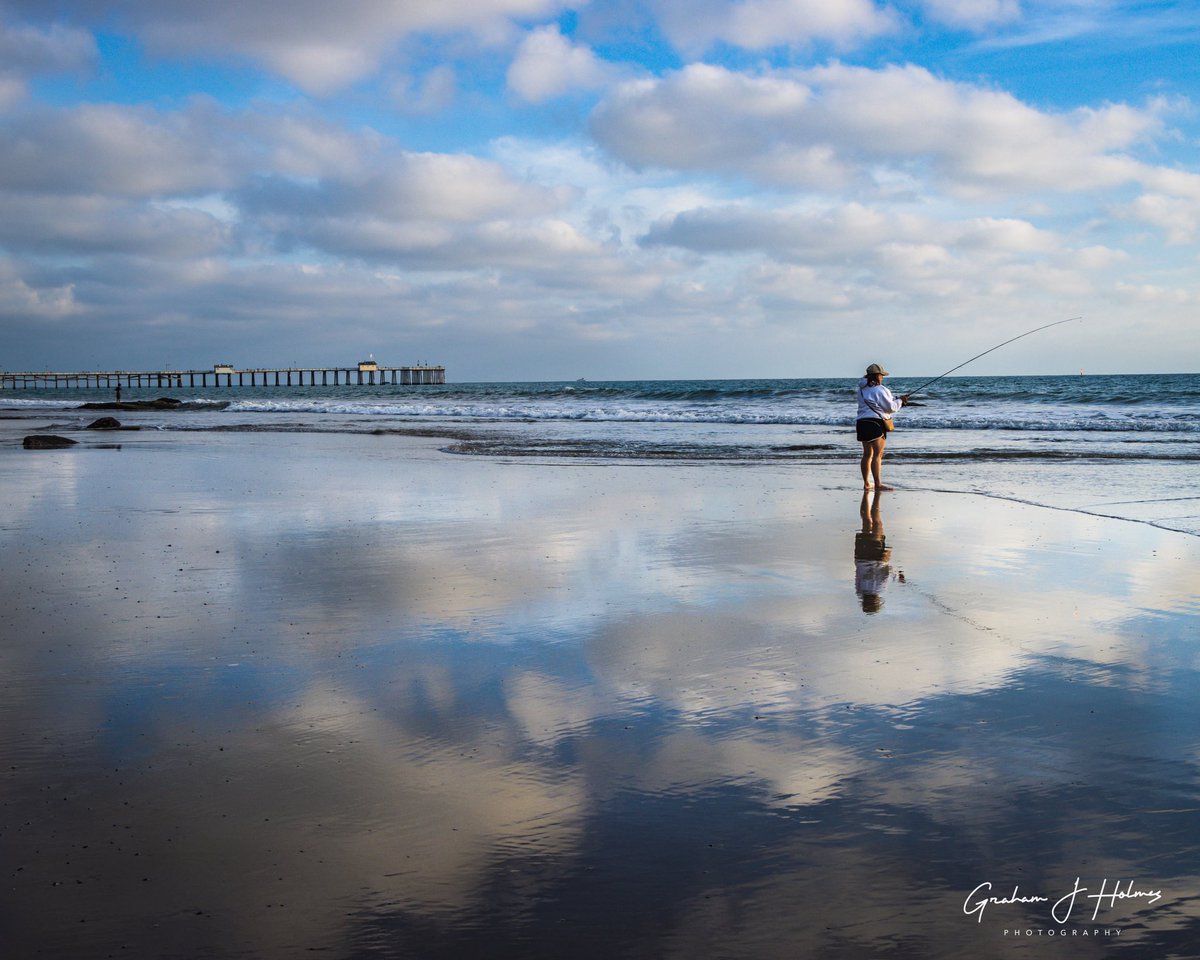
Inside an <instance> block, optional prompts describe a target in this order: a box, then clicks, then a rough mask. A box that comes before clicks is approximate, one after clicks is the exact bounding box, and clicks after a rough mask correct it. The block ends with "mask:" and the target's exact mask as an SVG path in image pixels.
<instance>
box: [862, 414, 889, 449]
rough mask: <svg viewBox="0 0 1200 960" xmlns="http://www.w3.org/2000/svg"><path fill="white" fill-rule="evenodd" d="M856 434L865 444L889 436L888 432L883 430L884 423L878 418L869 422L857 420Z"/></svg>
mask: <svg viewBox="0 0 1200 960" xmlns="http://www.w3.org/2000/svg"><path fill="white" fill-rule="evenodd" d="M854 432H855V433H856V434H858V439H859V440H860V441H862V442H863V443H867V442H869V441H871V440H878V439H879V438H880V437H884V436H887V431H886V430H884V429H883V421H882V420H880V419H879V418H878V417H872V418H869V419H867V420H855V421H854Z"/></svg>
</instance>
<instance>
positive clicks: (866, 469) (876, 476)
mask: <svg viewBox="0 0 1200 960" xmlns="http://www.w3.org/2000/svg"><path fill="white" fill-rule="evenodd" d="M886 446H887V435H886V434H885V435H884V436H882V437H879V438H878V439H875V440H871V441H869V442H868V443H864V444H863V468H862V469H863V487H864V488H865V489H868V490H869V489H871V487H872V486H873V487H874V488H875V489H876V490H892V489H894V488H892V487H889V486H887V484H885V483H884V482H883V481H882V480H881V479H880V474H881V472H882V470H883V448H884V447H886ZM868 474H869V475H870V478H869V479H868Z"/></svg>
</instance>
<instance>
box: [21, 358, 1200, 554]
mask: <svg viewBox="0 0 1200 960" xmlns="http://www.w3.org/2000/svg"><path fill="white" fill-rule="evenodd" d="M923 382H924V381H923V379H920V378H909V379H905V378H902V377H896V378H889V380H888V386H889V387H890V388H891V389H892V390H893V391H894V392H895V393H897V394H899V393H903V392H905V391H906V390H909V389H912V388H914V387H917V386H919V385H920V384H921V383H923ZM856 383H857V380H856V379H848V378H821V379H798V380H661V381H627V382H618V381H612V382H608V381H603V382H602V381H583V380H580V381H575V382H541V383H464V384H454V383H451V384H446V385H440V386H398V385H376V386H339V387H314V386H303V387H301V386H293V387H237V386H234V387H219V388H207V389H198V388H174V389H156V388H149V389H147V388H142V389H130V388H126V389H125V390H124V391H123V395H122V399H123V400H126V401H129V400H142V399H151V398H155V397H159V396H170V397H172V398H174V399H178V400H180V401H182V404H181V405H180V407H179V408H177V409H175V410H171V411H139V412H137V413H127V412H121V416H122V418H123V419H124V420H125V421H126V422H128V423H130V424H133V423H135V422H136V424H137V425H139V426H142V427H143V428H144V429H149V430H155V431H165V432H220V431H231V430H232V431H290V432H314V431H315V432H331V431H332V432H346V433H362V434H368V435H383V436H386V435H387V434H388V433H410V432H420V433H429V434H434V435H438V436H444V437H445V439H446V445H445V448H444V449H445V450H446V451H448V452H449V453H453V454H456V455H462V456H485V457H502V458H509V459H511V458H537V459H541V460H545V461H566V460H573V459H579V458H583V459H586V460H588V461H590V462H596V461H618V460H619V461H622V462H629V461H638V462H644V463H647V464H653V463H655V462H662V461H670V462H688V463H693V464H703V463H704V462H707V461H714V460H720V461H726V462H728V461H734V462H738V463H744V464H746V465H747V466H752V465H754V464H756V463H768V462H769V463H779V462H789V461H790V462H795V463H796V464H797V466H806V467H811V468H813V469H826V468H828V469H830V476H831V481H832V482H837V478H839V477H840V478H842V479H844V481H845V482H847V483H849V484H852V485H853V484H857V483H858V476H857V463H856V461H857V457H858V455H859V452H860V448H859V446H858V444H857V443H856V442H855V440H854V436H853V419H854V414H855V405H854V388H855V385H856ZM111 399H112V394H111V392H109V391H107V390H104V391H96V390H89V389H60V390H21V391H12V390H9V391H4V393H2V394H0V409H3V410H5V411H7V415H8V416H10V417H11V416H19V417H21V418H30V417H32V418H38V417H42V416H45V417H48V418H50V419H49V420H48V421H47V422H46V423H44V424H39V426H44V427H47V428H52V429H59V430H62V429H73V428H80V427H82V426H84V425H86V423H87V422H90V419H91V418H92V417H94V416H97V415H99V414H98V413H97V412H96V411H92V410H83V411H80V410H78V409H77V408H78V407H79V405H80V404H81V403H83V402H87V401H108V400H111ZM915 399H916V403H915V404H914V405H912V406H910V407H908V408H906V409H905V410H904V411H903V412H902V413H900V414H899V415H898V416H897V429H896V431H895V433H893V434H892V436H891V438H890V439H889V442H888V450H887V456H886V460H885V481H887V482H889V483H893V484H896V485H897V486H902V487H903V486H908V487H913V488H920V489H942V490H947V491H949V492H960V493H973V494H982V495H990V496H999V497H1003V498H1006V499H1017V500H1023V501H1025V502H1032V503H1039V504H1042V505H1044V506H1051V507H1055V508H1058V509H1073V510H1080V511H1081V512H1087V513H1097V514H1101V515H1105V516H1116V517H1121V518H1124V519H1128V520H1135V521H1138V522H1143V523H1151V524H1154V525H1156V526H1164V527H1166V528H1169V529H1175V530H1180V531H1183V532H1187V533H1191V534H1194V535H1200V484H1198V483H1197V481H1196V479H1195V462H1196V461H1197V460H1198V459H1200V452H1198V451H1197V448H1196V447H1195V446H1194V445H1193V444H1194V443H1195V442H1196V441H1197V440H1198V439H1200V382H1198V381H1197V378H1196V377H1195V376H1193V375H1190V374H1169V375H1087V376H1084V375H1075V376H1038V377H947V378H945V379H942V380H939V381H938V382H937V383H935V384H933V385H932V386H930V387H929V388H928V389H927V390H926V391H925V392H922V393H921V394H919V395H918V396H917V397H916V398H915ZM138 439H139V440H142V441H145V440H148V439H149V438H148V437H139V438H138ZM123 441H128V442H135V441H134V440H133V439H132V435H123Z"/></svg>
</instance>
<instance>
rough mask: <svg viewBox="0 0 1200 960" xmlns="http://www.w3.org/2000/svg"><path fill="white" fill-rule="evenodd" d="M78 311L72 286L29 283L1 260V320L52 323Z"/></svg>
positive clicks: (66, 284)
mask: <svg viewBox="0 0 1200 960" xmlns="http://www.w3.org/2000/svg"><path fill="white" fill-rule="evenodd" d="M77 311H78V306H77V304H76V303H75V291H74V288H73V287H72V285H71V284H69V283H64V284H60V285H57V286H52V285H38V284H33V283H30V282H28V280H27V279H26V278H25V277H24V276H22V272H21V270H19V269H18V268H17V265H16V264H14V263H13V262H12V261H11V260H8V259H5V258H4V257H0V317H4V316H18V317H21V318H22V319H23V320H29V319H39V320H53V319H59V318H62V317H65V316H68V315H70V314H72V313H76V312H77Z"/></svg>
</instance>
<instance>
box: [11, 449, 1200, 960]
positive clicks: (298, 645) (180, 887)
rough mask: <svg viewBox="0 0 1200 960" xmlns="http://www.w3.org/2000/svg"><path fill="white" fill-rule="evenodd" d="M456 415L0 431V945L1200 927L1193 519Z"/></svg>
mask: <svg viewBox="0 0 1200 960" xmlns="http://www.w3.org/2000/svg"><path fill="white" fill-rule="evenodd" d="M437 445H438V441H437V440H434V439H419V438H412V437H402V436H396V435H389V436H380V437H371V436H344V435H336V434H307V435H273V434H211V433H208V434H196V435H188V434H172V435H169V436H161V435H160V436H155V435H153V434H152V433H148V432H143V433H139V434H133V435H131V439H130V440H129V441H128V442H124V443H123V444H122V447H121V448H119V449H112V448H108V449H105V448H101V447H92V446H87V445H80V446H79V447H76V448H73V449H70V450H65V451H38V452H32V451H23V450H21V449H20V448H19V446H18V445H17V443H13V444H11V445H10V446H6V447H5V448H4V449H2V450H0V546H2V549H3V557H4V565H3V587H2V590H3V596H2V597H0V743H2V746H3V754H2V756H3V761H2V767H0V810H2V811H3V821H2V824H0V852H2V854H3V856H2V858H0V869H2V870H3V872H4V880H5V895H4V897H3V900H2V901H0V929H2V930H3V936H4V943H5V956H10V957H13V958H21V960H23V958H27V957H51V958H71V960H81V958H93V957H96V958H99V957H108V956H130V957H157V958H170V957H179V958H224V957H263V958H277V957H278V958H292V957H303V956H322V957H333V958H375V957H396V958H424V957H446V958H461V957H546V958H550V957H555V958H557V957H573V958H574V957H605V958H608V957H647V958H650V957H680V958H692V957H702V958H703V957H738V958H743V957H751V958H753V957H772V958H774V957H778V958H804V957H820V958H843V957H844V958H867V957H871V958H874V957H904V958H908V957H913V958H931V957H933V958H939V957H946V958H950V957H967V956H970V957H982V958H991V957H1013V956H1019V957H1024V956H1032V955H1037V956H1052V957H1054V958H1056V960H1057V958H1067V957H1070V958H1073V957H1101V956H1129V957H1147V958H1149V957H1155V958H1159V957H1166V956H1180V957H1183V956H1195V955H1197V954H1198V953H1200V920H1198V916H1197V906H1196V903H1197V899H1196V898H1197V895H1198V894H1200V850H1198V849H1197V838H1198V837H1200V802H1198V797H1200V779H1198V776H1197V773H1198V763H1200V699H1198V698H1197V696H1196V690H1197V666H1198V663H1200V655H1198V652H1197V650H1198V648H1197V639H1198V636H1200V634H1198V632H1197V625H1198V622H1200V605H1198V603H1197V591H1196V582H1197V581H1196V571H1197V570H1198V569H1200V564H1198V560H1200V549H1198V547H1200V541H1198V540H1197V539H1196V538H1194V537H1190V536H1187V535H1184V534H1180V533H1173V532H1170V531H1163V530H1158V529H1154V528H1152V527H1148V526H1145V525H1142V524H1138V523H1132V522H1126V521H1119V520H1108V519H1102V518H1097V517H1089V516H1082V515H1079V514H1074V513H1071V512H1067V511H1062V510H1045V509H1040V508H1036V507H1030V506H1026V505H1021V504H1016V503H1009V502H1004V501H1001V500H996V499H991V498H985V497H974V496H967V495H953V494H934V493H918V492H905V491H898V492H896V493H892V494H885V495H884V496H883V497H882V499H881V502H880V510H879V521H880V523H881V524H882V526H883V530H884V537H885V541H884V543H883V544H879V543H878V542H875V543H874V545H872V543H870V542H867V541H870V540H871V538H870V537H866V538H864V537H863V536H862V535H861V534H862V532H863V527H862V520H861V518H860V491H859V490H857V489H856V488H855V484H856V480H857V477H856V474H855V466H854V464H853V463H852V462H851V463H849V464H848V466H847V469H846V470H845V471H840V470H833V469H830V468H814V467H803V468H795V467H787V466H771V465H761V466H755V467H745V466H734V465H717V464H707V465H696V464H668V465H655V466H645V465H635V464H626V465H617V466H611V465H610V466H603V465H596V464H588V463H582V462H575V463H569V464H564V465H553V464H548V463H538V462H534V461H530V460H525V461H522V462H502V461H497V460H491V459H486V458H468V457H456V456H453V455H448V454H444V453H441V452H439V451H438V449H437ZM893 479H896V478H895V477H893ZM872 585H874V596H875V598H876V599H872V596H871V594H870V593H869V590H868V596H867V597H866V599H865V600H864V598H863V597H861V596H860V595H859V592H858V591H862V590H864V589H866V588H871V587H872ZM856 586H857V588H858V591H856ZM864 607H867V608H876V611H875V612H873V613H867V612H865V611H864ZM1077 878H1078V881H1079V886H1081V887H1086V888H1087V890H1086V891H1083V892H1081V893H1080V894H1079V895H1078V897H1077V900H1076V903H1075V906H1074V909H1073V910H1072V911H1070V916H1069V917H1067V919H1066V921H1065V922H1056V921H1055V920H1054V919H1053V918H1052V916H1051V907H1052V905H1053V902H1054V901H1058V900H1059V899H1060V898H1061V897H1063V896H1064V895H1066V894H1068V893H1070V891H1071V890H1072V889H1074V888H1075V886H1076V881H1077ZM985 882H991V883H992V884H993V887H992V888H991V889H990V890H986V889H985V890H983V891H982V892H980V893H976V894H974V895H972V891H973V890H975V889H976V888H977V887H979V885H980V884H983V883H985ZM1118 883H1120V884H1121V887H1120V889H1121V891H1123V892H1126V893H1132V894H1133V896H1129V897H1126V898H1122V899H1108V900H1097V899H1095V898H1092V899H1089V897H1090V896H1091V895H1094V894H1098V893H1101V892H1102V886H1103V890H1105V891H1107V892H1108V893H1112V892H1113V890H1114V885H1115V884H1118ZM1130 885H1132V886H1130ZM1014 888H1017V890H1018V895H1019V896H1022V897H1027V898H1033V897H1044V898H1046V899H1045V900H1035V901H1033V902H1029V903H1024V904H998V903H993V904H990V905H987V906H986V907H985V908H984V910H983V913H982V916H980V915H979V913H978V912H966V911H967V909H968V908H969V907H970V906H971V904H973V903H975V902H977V901H978V900H979V899H980V898H983V897H986V896H988V895H992V896H996V897H1008V896H1011V895H1012V893H1013V891H1014ZM1153 892H1159V893H1160V894H1161V895H1160V897H1159V898H1158V899H1157V900H1154V902H1150V901H1151V900H1152V893H1153ZM1060 910H1061V908H1060ZM1094 913H1095V916H1093V914H1094ZM1017 931H1019V933H1018V932H1017Z"/></svg>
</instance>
